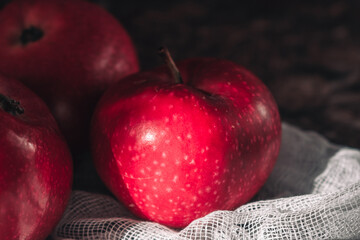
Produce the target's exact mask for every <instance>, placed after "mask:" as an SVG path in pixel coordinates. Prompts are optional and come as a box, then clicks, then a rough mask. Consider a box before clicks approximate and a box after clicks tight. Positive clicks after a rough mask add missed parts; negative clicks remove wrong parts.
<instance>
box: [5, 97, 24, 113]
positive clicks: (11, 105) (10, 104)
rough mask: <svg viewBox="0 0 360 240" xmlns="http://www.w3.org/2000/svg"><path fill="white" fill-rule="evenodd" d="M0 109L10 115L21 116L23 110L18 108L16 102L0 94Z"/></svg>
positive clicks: (18, 105)
mask: <svg viewBox="0 0 360 240" xmlns="http://www.w3.org/2000/svg"><path fill="white" fill-rule="evenodd" d="M0 108H1V109H3V110H4V111H5V112H7V113H10V114H11V115H14V116H16V115H21V114H23V113H24V109H23V108H22V107H21V106H20V103H19V102H18V101H15V100H13V99H11V98H9V97H7V96H4V95H2V94H1V93H0Z"/></svg>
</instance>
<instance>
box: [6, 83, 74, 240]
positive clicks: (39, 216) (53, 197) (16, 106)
mask: <svg viewBox="0 0 360 240" xmlns="http://www.w3.org/2000/svg"><path fill="white" fill-rule="evenodd" d="M71 184H72V160H71V155H70V151H69V149H68V146H67V144H66V142H65V140H64V138H63V137H62V135H61V133H60V130H59V128H58V125H57V123H56V121H55V119H54V118H53V116H52V115H51V114H50V111H49V109H48V108H47V106H46V104H45V103H44V102H43V101H42V100H41V99H40V98H39V97H37V96H36V95H35V94H34V93H33V92H31V91H30V90H29V89H27V88H26V87H25V86H24V85H22V84H21V83H19V82H17V81H14V80H10V79H6V78H4V77H0V236H1V237H0V238H1V239H4V240H13V239H14V240H15V239H24V240H40V239H45V238H46V236H47V235H49V234H50V233H51V230H52V229H53V228H54V227H55V225H56V224H57V222H58V221H59V220H60V218H61V216H62V214H63V212H64V210H65V207H66V204H67V201H68V199H69V196H70V193H71Z"/></svg>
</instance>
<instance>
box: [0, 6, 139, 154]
mask: <svg viewBox="0 0 360 240" xmlns="http://www.w3.org/2000/svg"><path fill="white" fill-rule="evenodd" d="M138 69H139V66H138V60H137V56H136V53H135V49H134V46H133V44H132V42H131V39H130V38H129V36H128V34H127V32H126V31H125V30H124V28H123V27H122V26H121V25H120V23H119V22H118V21H117V20H116V19H115V18H113V17H112V16H111V15H110V14H109V13H108V12H106V11H105V10H104V9H102V8H100V7H99V6H97V5H95V4H92V3H89V2H86V1H81V0H51V1H48V0H14V1H12V2H10V3H9V4H8V5H7V6H5V8H4V9H2V10H1V12H0V72H1V73H3V74H4V75H6V76H8V77H11V78H15V79H18V80H20V81H22V82H23V83H24V84H25V85H26V86H28V87H29V88H30V89H32V90H33V91H34V92H35V93H37V94H38V95H39V96H40V97H41V98H43V99H44V100H45V102H46V103H47V104H48V106H49V108H50V110H51V112H52V114H53V115H54V117H55V119H56V120H57V121H58V123H59V125H60V129H61V130H62V132H63V134H64V135H65V138H66V140H68V142H69V144H70V147H71V148H72V150H79V151H80V149H81V150H84V147H86V146H87V144H88V142H89V140H88V139H89V136H88V132H89V126H90V119H91V115H92V111H93V108H94V107H95V104H96V102H97V100H98V98H99V97H100V96H101V94H102V92H103V91H104V90H105V89H106V88H107V87H108V86H109V85H110V84H112V83H115V82H117V81H119V80H120V79H121V78H122V77H124V76H126V75H129V74H131V73H134V72H137V71H138Z"/></svg>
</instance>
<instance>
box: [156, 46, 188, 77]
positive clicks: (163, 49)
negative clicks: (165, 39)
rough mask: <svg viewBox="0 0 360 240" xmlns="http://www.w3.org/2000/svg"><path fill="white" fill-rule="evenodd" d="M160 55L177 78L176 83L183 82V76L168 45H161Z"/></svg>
mask: <svg viewBox="0 0 360 240" xmlns="http://www.w3.org/2000/svg"><path fill="white" fill-rule="evenodd" d="M159 55H160V57H161V58H162V59H163V61H164V62H165V64H166V65H167V66H168V67H169V69H170V71H171V74H172V75H173V78H174V80H175V83H180V84H183V83H184V81H183V79H182V77H181V74H180V71H179V69H178V68H177V66H176V64H175V62H174V60H173V59H172V57H171V55H170V52H169V50H168V49H167V48H166V47H160V48H159Z"/></svg>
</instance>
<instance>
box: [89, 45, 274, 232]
mask: <svg viewBox="0 0 360 240" xmlns="http://www.w3.org/2000/svg"><path fill="white" fill-rule="evenodd" d="M162 54H163V55H165V56H167V57H166V58H165V59H166V62H167V63H168V66H169V68H168V67H166V66H161V67H159V68H157V69H154V70H152V71H147V72H141V73H138V74H134V75H131V76H129V77H127V78H126V79H124V80H123V81H121V82H119V83H117V84H116V85H115V86H113V87H112V88H111V89H109V90H108V91H106V93H105V94H104V95H103V97H102V98H101V100H100V102H99V104H98V105H97V108H96V110H95V113H94V116H93V122H92V135H91V138H92V152H93V158H94V162H95V166H96V168H97V171H98V173H99V175H100V177H101V178H102V180H103V181H104V183H105V184H106V185H107V187H108V188H109V189H110V190H111V191H112V193H114V195H115V196H116V197H117V198H118V199H120V200H121V201H122V202H123V203H124V204H125V205H126V206H127V207H128V208H129V209H130V210H131V211H132V212H133V213H135V214H136V215H138V216H140V217H142V218H144V219H148V220H152V221H156V222H159V223H161V224H164V225H167V226H170V227H175V228H181V227H185V226H186V225H188V224H189V223H190V222H191V221H193V220H194V219H197V218H200V217H202V216H204V215H206V214H208V213H210V212H212V211H215V210H219V209H223V210H229V209H234V208H236V207H238V206H239V205H241V204H244V203H246V202H247V201H249V200H250V199H251V198H252V197H253V196H254V194H255V193H256V192H257V191H258V190H259V189H260V187H261V186H262V185H263V184H264V183H265V181H266V179H267V178H268V176H269V174H270V172H271V171H272V169H273V166H274V164H275V161H276V158H277V156H278V152H279V147H280V140H281V123H280V118H279V113H278V108H277V105H276V103H275V101H274V99H273V97H272V95H271V93H270V92H269V90H268V89H267V88H266V87H265V85H264V84H263V83H262V82H261V81H260V80H259V79H258V78H256V77H255V76H254V75H253V74H251V73H250V72H249V71H247V70H246V69H244V68H243V67H241V66H239V65H236V64H235V63H232V62H230V61H227V60H219V59H214V58H193V59H188V60H184V61H181V62H178V63H177V64H176V65H177V66H178V69H179V70H177V68H176V65H175V64H174V63H173V61H172V60H171V58H170V57H169V54H168V51H166V50H164V49H163V50H162ZM169 69H172V70H171V71H169ZM180 75H181V76H182V78H181V76H180Z"/></svg>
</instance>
